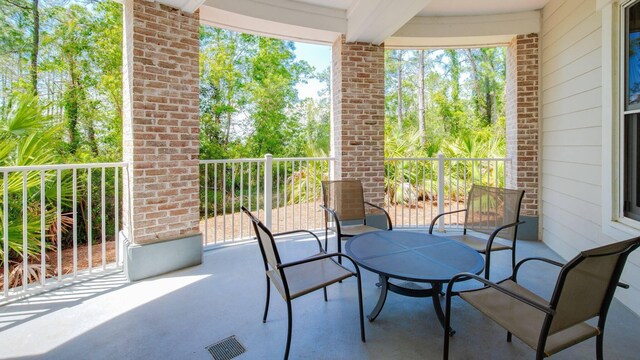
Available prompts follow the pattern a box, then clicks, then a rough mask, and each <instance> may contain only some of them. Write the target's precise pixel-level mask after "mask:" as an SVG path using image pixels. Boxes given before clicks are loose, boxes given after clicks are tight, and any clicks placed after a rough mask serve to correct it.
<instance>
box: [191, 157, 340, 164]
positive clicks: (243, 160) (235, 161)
mask: <svg viewBox="0 0 640 360" xmlns="http://www.w3.org/2000/svg"><path fill="white" fill-rule="evenodd" d="M272 160H273V161H274V162H276V161H327V160H329V161H331V160H334V158H332V157H287V158H272ZM264 161H265V159H264V158H241V159H212V160H200V165H204V164H229V163H241V162H264Z"/></svg>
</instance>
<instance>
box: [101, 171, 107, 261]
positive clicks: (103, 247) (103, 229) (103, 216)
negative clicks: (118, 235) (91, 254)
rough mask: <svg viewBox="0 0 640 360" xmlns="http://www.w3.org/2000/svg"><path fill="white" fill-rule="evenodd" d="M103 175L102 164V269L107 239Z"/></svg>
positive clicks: (105, 257) (105, 258)
mask: <svg viewBox="0 0 640 360" xmlns="http://www.w3.org/2000/svg"><path fill="white" fill-rule="evenodd" d="M104 179H105V176H104V166H103V167H102V168H101V170H100V182H101V184H100V203H101V204H100V214H101V215H102V221H101V224H100V227H101V231H100V232H101V233H102V270H105V269H106V268H107V241H106V235H107V234H106V233H107V226H106V219H105V202H106V201H105V198H106V196H105V181H104Z"/></svg>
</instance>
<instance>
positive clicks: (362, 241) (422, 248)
mask: <svg viewBox="0 0 640 360" xmlns="http://www.w3.org/2000/svg"><path fill="white" fill-rule="evenodd" d="M345 250H346V253H347V255H349V256H351V257H352V258H353V259H354V260H355V261H356V262H357V263H358V265H360V266H362V267H363V268H365V269H367V270H370V271H372V272H374V273H377V274H380V275H383V276H387V277H390V278H395V279H403V280H409V281H416V282H448V281H449V280H451V278H452V277H453V276H454V275H456V274H458V273H461V272H470V273H474V274H479V273H480V272H481V271H482V269H483V268H484V259H483V257H482V256H481V255H480V254H479V253H478V252H477V251H475V250H473V249H472V248H470V247H469V246H467V245H465V244H462V243H459V242H457V241H455V240H451V239H448V238H446V237H443V236H436V235H430V234H427V233H424V232H412V231H395V230H394V231H374V232H370V233H365V234H362V235H358V236H354V237H353V238H351V239H349V241H347V244H346V247H345Z"/></svg>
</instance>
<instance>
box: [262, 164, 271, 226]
mask: <svg viewBox="0 0 640 360" xmlns="http://www.w3.org/2000/svg"><path fill="white" fill-rule="evenodd" d="M272 171H273V156H272V155H271V154H266V155H265V156H264V192H263V194H264V224H265V225H266V226H267V228H268V229H269V230H271V225H272V223H271V215H272V210H273V206H272V197H273V194H272V187H273V184H272V179H273V175H272Z"/></svg>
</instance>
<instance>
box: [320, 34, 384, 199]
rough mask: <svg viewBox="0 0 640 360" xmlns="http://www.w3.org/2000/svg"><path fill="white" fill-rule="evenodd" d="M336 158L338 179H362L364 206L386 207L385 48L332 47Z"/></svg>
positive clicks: (342, 43) (341, 42)
mask: <svg viewBox="0 0 640 360" xmlns="http://www.w3.org/2000/svg"><path fill="white" fill-rule="evenodd" d="M332 52H333V54H332V55H333V56H332V59H333V60H332V69H331V70H332V72H331V76H332V78H331V81H332V94H331V96H332V121H331V126H332V129H331V136H332V141H331V145H332V153H333V156H334V157H335V159H336V160H335V163H334V167H333V169H332V171H333V177H334V178H335V179H360V180H361V181H362V185H363V188H364V196H365V200H366V201H370V202H372V203H374V204H378V205H382V204H383V202H384V46H383V45H372V44H369V43H346V42H345V38H344V36H341V37H339V38H338V39H337V40H336V41H335V42H334V43H333V49H332Z"/></svg>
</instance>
